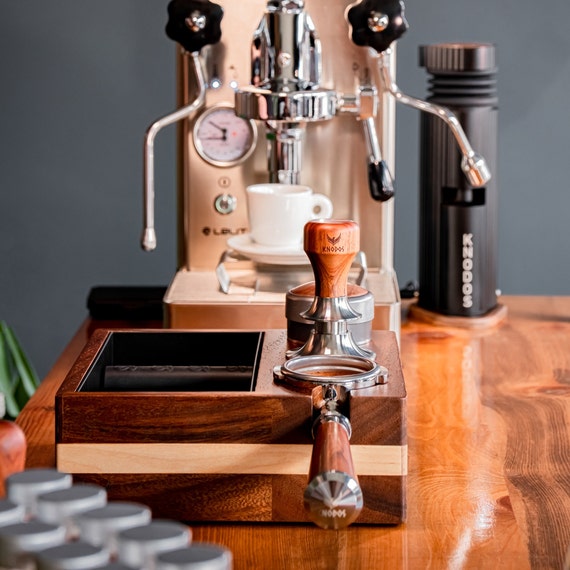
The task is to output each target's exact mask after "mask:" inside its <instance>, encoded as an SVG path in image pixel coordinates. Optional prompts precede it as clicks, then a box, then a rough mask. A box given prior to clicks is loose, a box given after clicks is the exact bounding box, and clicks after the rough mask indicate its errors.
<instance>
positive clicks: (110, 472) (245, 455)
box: [56, 329, 407, 524]
mask: <svg viewBox="0 0 570 570" xmlns="http://www.w3.org/2000/svg"><path fill="white" fill-rule="evenodd" d="M220 335H222V336H220ZM372 335H373V342H372V344H373V346H374V350H375V352H376V354H377V355H378V360H379V362H380V363H381V364H382V365H383V366H385V367H386V368H387V369H388V372H389V381H388V383H387V384H383V385H378V386H374V387H371V388H364V389H361V390H354V391H353V392H351V394H350V397H349V402H348V412H349V416H350V421H351V424H352V430H353V432H352V439H351V449H352V454H353V459H354V464H355V469H356V472H357V474H358V478H359V482H360V485H361V487H362V492H363V495H364V507H363V510H362V512H361V514H360V516H359V518H358V520H357V523H365V524H397V523H400V522H402V521H403V520H404V518H405V480H406V473H407V441H406V422H405V404H406V392H405V386H404V379H403V376H402V371H401V364H400V360H399V351H398V345H397V341H396V337H395V335H394V334H393V333H391V332H388V331H373V333H372ZM222 337H223V338H222ZM199 339H201V340H199ZM201 343H202V344H201ZM193 345H194V346H195V345H197V346H195V348H194V350H193ZM207 345H208V346H210V347H211V348H210V349H209V350H205V349H204V348H203V347H204V346H207ZM232 346H233V347H234V348H232ZM236 347H237V348H236ZM286 350H287V339H286V331H284V330H269V331H265V332H257V333H256V332H252V331H248V332H243V331H241V332H239V331H231V332H223V331H222V332H220V331H215V332H214V331H173V330H164V329H161V330H157V331H148V330H130V331H106V330H99V331H96V332H95V333H94V334H93V336H92V338H91V339H90V341H89V342H88V344H87V345H86V346H85V348H84V350H83V352H82V354H81V355H80V357H79V358H78V360H77V361H76V363H75V364H74V366H73V367H72V369H71V371H70V373H69V374H68V376H67V378H66V379H65V381H64V383H63V384H62V386H61V388H60V390H59V391H58V393H57V396H56V434H57V435H56V440H57V442H56V443H57V445H56V449H57V467H58V469H60V470H62V471H67V472H69V473H72V474H73V475H74V478H75V479H76V480H78V481H88V482H94V483H99V484H102V485H104V486H105V487H106V488H107V490H108V494H109V497H110V498H111V499H113V500H117V499H121V500H133V501H141V502H143V503H146V504H147V505H149V506H150V507H151V508H152V510H153V513H154V514H155V516H159V517H167V518H175V519H178V520H183V521H188V522H191V521H249V522H302V523H305V522H310V521H309V518H308V516H307V514H306V513H305V511H304V508H303V492H304V489H305V487H306V485H307V473H308V468H309V463H310V459H311V451H312V438H311V425H312V421H313V414H314V413H315V412H314V409H313V401H312V396H311V394H302V393H296V392H293V391H291V390H287V389H286V388H283V387H282V386H279V385H277V384H275V383H274V382H273V369H274V367H275V366H276V365H279V364H281V363H282V362H283V360H284V355H285V352H286ZM205 359H207V360H209V362H208V363H207V365H208V366H205ZM153 362H155V363H156V364H158V365H160V366H168V365H169V364H172V365H173V366H181V365H184V366H189V367H193V366H203V367H204V366H205V367H206V368H208V367H212V368H213V367H219V366H227V367H229V368H228V369H231V367H232V366H233V367H236V368H238V369H239V370H240V372H241V376H242V377H243V370H245V368H248V369H249V367H250V366H251V367H252V368H253V371H254V372H253V373H252V382H251V385H249V384H247V382H246V383H244V384H240V387H239V389H237V390H232V391H228V390H227V386H226V385H223V388H222V390H221V391H214V390H215V388H213V389H212V391H204V388H203V387H202V388H200V391H195V390H194V391H192V389H190V390H182V389H181V390H176V391H168V392H167V391H160V390H153V391H149V390H147V391H142V390H137V389H136V385H135V387H134V389H131V390H129V391H125V390H123V391H116V390H114V391H109V390H106V389H105V388H104V386H102V384H101V382H102V380H101V378H102V375H103V372H102V371H103V370H104V369H105V367H106V366H111V367H114V368H115V367H117V366H124V367H129V366H138V367H140V366H147V365H149V364H152V363H153ZM242 381H243V378H241V380H240V382H242ZM213 385H215V384H213ZM244 386H246V387H244ZM247 386H250V387H247Z"/></svg>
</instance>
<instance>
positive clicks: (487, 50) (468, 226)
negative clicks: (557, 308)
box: [418, 44, 501, 317]
mask: <svg viewBox="0 0 570 570" xmlns="http://www.w3.org/2000/svg"><path fill="white" fill-rule="evenodd" d="M420 65H421V66H422V67H425V68H426V70H427V71H428V73H430V75H431V76H430V81H429V91H430V96H429V98H428V101H429V102H432V103H434V104H436V105H439V106H444V107H445V108H447V109H449V110H450V111H452V112H453V114H454V115H455V116H456V117H457V120H458V121H459V123H460V124H461V126H462V128H463V130H464V132H465V134H466V136H467V138H468V139H469V141H470V142H471V143H472V144H473V146H474V147H475V148H477V150H478V152H479V153H481V155H482V156H484V157H485V159H486V161H487V165H488V168H489V171H490V172H491V173H492V176H491V178H490V179H489V180H487V181H486V182H485V183H484V184H483V185H479V186H474V185H473V184H472V182H471V181H470V180H469V179H468V178H467V177H466V176H465V175H464V171H463V170H462V166H461V152H460V149H459V148H458V145H457V142H456V140H455V138H454V137H453V135H452V133H451V132H450V130H449V129H448V128H446V125H445V124H444V123H443V122H442V121H441V120H439V118H438V117H437V115H434V114H427V113H422V117H421V150H420V226H419V234H420V247H419V261H420V273H419V281H420V291H419V300H418V307H419V308H420V309H423V310H426V311H430V312H432V313H437V314H440V315H447V316H453V317H485V316H490V315H493V314H495V313H496V312H497V311H500V310H501V308H500V307H499V306H498V303H497V222H498V214H497V211H498V195H497V194H498V193H497V130H498V122H497V115H498V108H497V103H498V97H497V87H496V71H497V70H496V66H495V49H494V46H493V45H489V44H436V45H429V46H422V47H420Z"/></svg>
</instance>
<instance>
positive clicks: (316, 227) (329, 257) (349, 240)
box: [304, 220, 360, 298]
mask: <svg viewBox="0 0 570 570" xmlns="http://www.w3.org/2000/svg"><path fill="white" fill-rule="evenodd" d="M304 249H305V252H306V254H307V256H308V258H309V260H310V262H311V265H312V267H313V273H314V274H315V295H316V296H317V297H322V298H326V297H329V298H330V297H346V295H347V283H348V273H349V271H350V266H351V265H352V261H353V259H354V256H355V255H356V254H357V253H358V252H359V250H360V229H359V227H358V224H357V223H356V222H353V221H351V220H314V221H310V222H307V224H306V225H305V232H304Z"/></svg>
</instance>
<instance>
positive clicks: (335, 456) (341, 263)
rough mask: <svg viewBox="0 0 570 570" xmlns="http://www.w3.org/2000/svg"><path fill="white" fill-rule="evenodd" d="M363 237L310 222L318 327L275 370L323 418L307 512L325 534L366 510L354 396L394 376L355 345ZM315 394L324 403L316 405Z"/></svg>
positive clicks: (338, 225)
mask: <svg viewBox="0 0 570 570" xmlns="http://www.w3.org/2000/svg"><path fill="white" fill-rule="evenodd" d="M359 237H360V233H359V228H358V225H357V224H356V223H355V222H353V221H338V220H325V221H313V222H309V223H307V224H306V226H305V230H304V247H305V252H306V253H307V256H308V257H309V259H310V261H311V265H312V267H313V272H314V275H315V298H314V301H313V303H312V305H311V307H310V308H309V310H308V311H307V312H306V313H305V314H304V315H303V317H304V318H305V319H307V320H312V321H314V323H315V325H314V328H313V330H312V332H311V334H310V336H309V339H308V340H307V342H306V343H305V344H304V345H303V346H302V347H301V348H300V349H298V350H296V351H293V352H289V353H288V356H289V357H290V359H289V360H288V361H287V362H285V363H284V364H283V365H281V366H278V367H276V368H275V370H274V376H275V379H276V381H277V382H282V383H284V384H285V385H289V386H291V387H292V388H294V389H296V390H307V391H309V392H312V393H313V402H314V404H313V405H314V406H315V407H316V408H317V409H318V410H320V411H319V415H318V416H317V418H316V420H315V422H314V425H313V435H314V440H315V442H314V446H313V453H312V457H311V466H310V471H309V485H308V487H307V488H306V490H305V493H304V503H305V510H306V511H307V513H308V514H309V517H310V518H311V519H312V520H313V521H314V522H315V523H316V524H318V525H319V526H321V527H323V528H343V527H345V526H348V525H349V524H350V523H352V522H353V521H354V520H356V518H357V517H358V515H359V514H360V511H361V510H362V505H363V497H362V490H361V488H360V485H359V484H358V479H357V476H356V474H355V471H354V465H353V461H352V455H351V452H350V444H349V440H350V436H351V424H350V421H349V419H348V417H346V415H344V414H343V413H342V411H341V410H342V407H343V404H344V403H345V402H346V397H347V393H348V392H349V391H350V390H356V389H359V388H368V387H371V386H374V385H376V384H384V383H385V382H386V381H387V379H388V371H387V369H386V368H384V367H383V366H380V365H379V364H377V363H376V362H375V361H374V357H375V354H374V353H373V352H371V351H369V350H367V349H365V348H362V347H360V346H358V345H357V344H356V342H354V340H353V338H352V334H351V332H350V330H349V329H348V324H347V322H348V321H350V320H354V319H358V318H359V316H360V315H359V314H358V313H356V312H355V311H354V310H353V309H352V308H351V306H350V305H349V302H348V295H347V287H348V273H349V271H350V266H351V264H352V260H353V259H354V256H355V255H356V253H357V252H358V251H359V247H360V240H359ZM315 387H318V388H320V397H319V396H317V397H315V393H318V392H319V391H318V390H317V391H315Z"/></svg>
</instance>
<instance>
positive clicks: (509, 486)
mask: <svg viewBox="0 0 570 570" xmlns="http://www.w3.org/2000/svg"><path fill="white" fill-rule="evenodd" d="M501 302H502V303H503V304H505V305H506V306H507V307H508V316H507V319H506V320H505V321H504V322H503V323H502V324H501V325H499V326H497V327H494V328H491V329H488V330H466V329H463V328H459V327H450V326H440V327H436V326H433V325H430V324H426V323H423V322H417V321H406V320H404V324H403V326H402V334H401V356H402V363H403V371H404V377H405V380H406V387H407V391H408V439H409V441H408V443H409V474H408V481H407V493H408V495H407V504H408V518H407V522H406V523H405V524H402V525H400V526H397V527H378V526H374V527H373V526H359V525H353V526H352V527H349V528H348V529H346V530H342V531H324V530H321V529H319V528H316V527H313V526H304V525H278V524H271V525H265V524H204V525H192V529H193V533H194V538H195V540H201V541H211V542H216V543H219V544H224V545H226V546H227V547H229V548H230V549H231V550H232V551H233V553H234V558H235V568H236V570H240V569H242V568H243V569H246V568H247V569H258V568H259V569H269V568H271V569H272V570H274V569H290V568H293V569H310V570H313V569H314V570H316V569H331V570H332V569H335V570H337V569H347V570H352V569H365V570H368V569H381V568H386V569H397V568H409V569H416V568H418V569H425V568H513V569H517V570H520V569H524V568H537V569H544V568H552V569H561V568H563V567H564V558H565V555H566V550H567V548H568V547H569V546H570V397H569V396H570V297H504V298H502V299H501ZM129 324H130V325H132V323H124V322H116V321H114V322H112V323H109V322H97V323H96V325H97V326H100V327H103V328H105V327H107V328H116V327H123V326H127V325H129ZM149 324H150V325H153V324H155V325H156V323H149ZM94 326H95V323H92V322H90V321H86V322H85V323H84V324H83V325H82V326H81V328H80V329H79V331H78V332H77V334H76V335H75V336H74V338H73V339H72V340H71V342H70V344H69V345H68V347H67V348H66V349H65V351H64V352H63V354H62V355H61V356H60V358H59V360H58V361H57V363H56V364H55V366H54V367H53V369H52V370H51V372H50V373H49V374H48V376H47V377H46V378H45V380H44V381H43V382H42V385H41V387H40V388H39V389H38V391H37V393H36V394H35V395H34V397H33V398H32V399H31V400H30V402H29V403H28V405H27V406H26V408H25V409H24V410H23V412H22V413H21V415H20V417H19V418H18V423H19V424H20V425H21V426H22V428H23V429H24V431H25V433H26V436H27V439H28V466H29V467H39V466H53V465H54V464H55V456H54V439H55V434H54V394H55V392H56V391H57V388H58V387H59V385H60V384H61V382H62V380H63V378H64V377H65V375H66V373H67V371H68V369H69V368H70V366H71V365H72V363H73V362H74V360H75V358H76V357H77V355H78V354H79V352H80V351H81V349H82V347H83V345H84V343H85V341H86V339H87V338H88V335H89V332H90V330H91V329H92V328H93V327H94ZM140 326H142V325H141V323H138V324H137V327H140Z"/></svg>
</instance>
